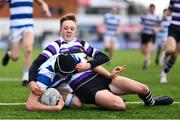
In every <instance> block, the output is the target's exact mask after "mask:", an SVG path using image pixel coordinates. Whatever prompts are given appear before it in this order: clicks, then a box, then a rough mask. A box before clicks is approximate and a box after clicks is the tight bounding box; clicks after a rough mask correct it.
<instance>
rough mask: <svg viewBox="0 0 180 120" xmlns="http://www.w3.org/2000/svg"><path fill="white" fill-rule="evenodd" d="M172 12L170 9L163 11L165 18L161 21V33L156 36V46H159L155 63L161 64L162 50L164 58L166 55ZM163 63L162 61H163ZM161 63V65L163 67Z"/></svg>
mask: <svg viewBox="0 0 180 120" xmlns="http://www.w3.org/2000/svg"><path fill="white" fill-rule="evenodd" d="M170 20H171V17H170V12H169V10H168V9H164V10H163V16H162V20H161V31H160V32H158V33H157V35H156V45H157V52H156V58H155V63H156V64H159V57H160V53H161V50H163V56H164V53H165V51H164V50H165V46H166V40H167V36H168V27H169V25H170ZM161 61H162V60H161ZM161 61H160V65H162V63H161Z"/></svg>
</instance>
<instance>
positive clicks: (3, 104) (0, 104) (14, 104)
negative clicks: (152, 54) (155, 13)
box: [0, 102, 180, 106]
mask: <svg viewBox="0 0 180 120" xmlns="http://www.w3.org/2000/svg"><path fill="white" fill-rule="evenodd" d="M125 103H126V104H144V102H125ZM25 104H26V103H0V106H17V105H25ZM173 104H180V102H173Z"/></svg>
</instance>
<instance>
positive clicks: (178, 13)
mask: <svg viewBox="0 0 180 120" xmlns="http://www.w3.org/2000/svg"><path fill="white" fill-rule="evenodd" d="M169 9H170V10H171V11H172V14H171V15H172V20H171V25H172V26H177V27H180V0H171V1H170V4H169Z"/></svg>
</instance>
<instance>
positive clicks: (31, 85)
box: [28, 81, 44, 96]
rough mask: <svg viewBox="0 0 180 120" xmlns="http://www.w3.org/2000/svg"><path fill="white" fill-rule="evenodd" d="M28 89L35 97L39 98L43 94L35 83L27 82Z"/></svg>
mask: <svg viewBox="0 0 180 120" xmlns="http://www.w3.org/2000/svg"><path fill="white" fill-rule="evenodd" d="M28 87H29V88H30V89H31V91H32V93H33V94H35V95H38V96H41V95H42V94H43V93H44V90H43V89H42V88H41V87H40V86H39V85H38V84H37V83H36V82H35V81H31V82H29V84H28Z"/></svg>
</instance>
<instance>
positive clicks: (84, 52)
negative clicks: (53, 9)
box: [41, 38, 100, 87]
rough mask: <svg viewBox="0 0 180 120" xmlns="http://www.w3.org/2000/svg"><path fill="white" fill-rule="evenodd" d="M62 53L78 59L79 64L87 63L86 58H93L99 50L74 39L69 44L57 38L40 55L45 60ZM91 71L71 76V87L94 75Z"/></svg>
mask: <svg viewBox="0 0 180 120" xmlns="http://www.w3.org/2000/svg"><path fill="white" fill-rule="evenodd" d="M62 52H70V53H71V54H73V55H74V56H75V57H77V58H78V59H80V61H79V62H87V60H88V56H89V57H94V56H95V55H96V54H97V53H98V52H100V51H99V50H97V49H95V48H93V47H91V46H90V45H89V44H88V43H87V42H85V41H82V40H79V39H75V40H73V41H70V42H68V43H67V42H66V41H64V40H63V38H58V39H57V40H56V41H54V42H52V43H50V44H49V45H48V46H47V47H46V49H45V50H43V51H42V53H41V55H43V56H45V57H46V58H47V59H49V58H51V56H53V55H55V54H58V53H62ZM95 74H96V73H94V72H93V71H92V70H88V71H84V72H81V73H76V74H75V75H73V76H72V79H71V80H70V81H68V83H69V84H70V86H71V87H73V86H74V85H76V84H78V83H79V82H81V81H83V80H85V79H86V78H89V77H91V76H93V75H95Z"/></svg>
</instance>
